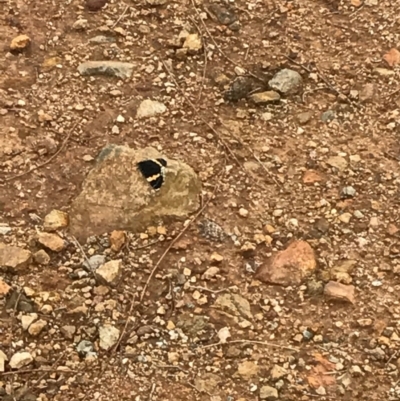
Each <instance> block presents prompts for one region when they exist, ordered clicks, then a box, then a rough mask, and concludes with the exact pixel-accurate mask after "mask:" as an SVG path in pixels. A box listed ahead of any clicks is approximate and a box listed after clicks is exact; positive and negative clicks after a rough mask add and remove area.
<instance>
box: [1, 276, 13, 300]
mask: <svg viewBox="0 0 400 401" xmlns="http://www.w3.org/2000/svg"><path fill="white" fill-rule="evenodd" d="M10 290H11V287H10V286H9V285H8V284H7V283H6V282H5V281H4V280H3V279H2V278H0V299H1V298H4V297H5V296H6V295H7V294H8V293H9V292H10Z"/></svg>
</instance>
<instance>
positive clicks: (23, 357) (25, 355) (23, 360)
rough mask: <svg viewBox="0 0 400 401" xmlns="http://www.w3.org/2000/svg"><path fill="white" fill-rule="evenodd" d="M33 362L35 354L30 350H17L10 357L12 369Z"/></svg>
mask: <svg viewBox="0 0 400 401" xmlns="http://www.w3.org/2000/svg"><path fill="white" fill-rule="evenodd" d="M31 362H33V356H32V355H31V354H30V353H29V352H16V353H15V354H14V355H13V356H12V357H11V359H10V366H11V368H12V369H21V368H23V367H24V366H26V365H29V364H30V363H31Z"/></svg>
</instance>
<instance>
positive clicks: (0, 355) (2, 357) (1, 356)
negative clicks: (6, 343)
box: [0, 350, 8, 372]
mask: <svg viewBox="0 0 400 401" xmlns="http://www.w3.org/2000/svg"><path fill="white" fill-rule="evenodd" d="M6 361H8V358H7V355H6V354H5V353H4V352H3V351H2V350H0V372H4V371H5V365H6Z"/></svg>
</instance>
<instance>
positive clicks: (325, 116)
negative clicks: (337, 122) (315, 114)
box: [321, 110, 336, 123]
mask: <svg viewBox="0 0 400 401" xmlns="http://www.w3.org/2000/svg"><path fill="white" fill-rule="evenodd" d="M335 117H336V113H335V112H334V111H333V110H327V111H324V112H323V113H322V114H321V121H323V122H324V123H327V122H329V121H332V120H333V119H334V118H335Z"/></svg>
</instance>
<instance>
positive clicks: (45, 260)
mask: <svg viewBox="0 0 400 401" xmlns="http://www.w3.org/2000/svg"><path fill="white" fill-rule="evenodd" d="M33 259H34V260H35V262H36V263H37V264H39V265H44V266H45V265H48V264H49V263H50V256H49V255H48V254H47V252H46V251H45V250H44V249H40V250H39V251H37V252H35V254H34V255H33Z"/></svg>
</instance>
